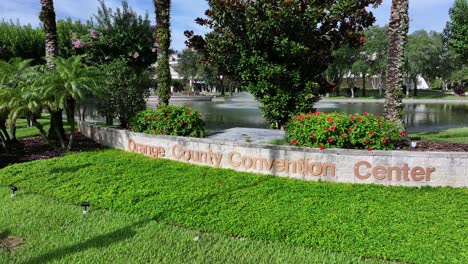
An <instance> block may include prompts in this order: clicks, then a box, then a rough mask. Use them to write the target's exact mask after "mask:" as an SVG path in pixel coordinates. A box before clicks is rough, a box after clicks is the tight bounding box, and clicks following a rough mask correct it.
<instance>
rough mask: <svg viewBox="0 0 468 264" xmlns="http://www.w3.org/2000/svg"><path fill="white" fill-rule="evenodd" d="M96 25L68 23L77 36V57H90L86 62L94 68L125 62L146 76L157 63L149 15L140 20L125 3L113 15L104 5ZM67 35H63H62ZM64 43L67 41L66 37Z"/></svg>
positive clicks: (74, 45)
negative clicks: (116, 61)
mask: <svg viewBox="0 0 468 264" xmlns="http://www.w3.org/2000/svg"><path fill="white" fill-rule="evenodd" d="M95 19H96V25H95V27H93V28H90V26H94V25H92V24H89V23H88V24H87V25H86V26H84V25H81V24H80V23H74V24H71V23H70V22H64V23H63V27H64V28H65V29H67V28H71V29H72V30H73V32H72V33H71V36H68V38H71V43H68V44H67V43H64V44H63V45H65V47H66V46H67V45H71V47H72V50H71V51H69V50H68V52H70V53H73V54H86V61H87V63H88V64H91V65H101V64H106V63H110V62H112V61H113V60H115V59H125V60H126V61H127V63H128V64H129V65H130V66H131V67H132V68H133V69H134V70H135V71H137V72H142V71H144V70H146V69H147V68H148V66H149V65H151V64H152V63H154V62H155V61H156V53H155V52H156V48H155V46H154V42H155V39H154V36H153V32H154V29H153V27H152V26H151V22H150V20H149V17H148V14H145V16H144V17H141V16H139V15H138V14H137V13H136V12H135V11H134V10H133V9H132V8H130V7H129V6H128V3H127V1H125V0H124V1H122V7H121V8H117V10H116V11H113V10H112V9H111V8H108V7H107V6H106V5H105V2H104V1H100V7H99V8H98V14H97V15H95ZM61 35H63V34H61ZM64 39H66V38H65V37H64Z"/></svg>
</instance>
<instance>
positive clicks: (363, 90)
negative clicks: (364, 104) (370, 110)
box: [362, 73, 366, 97]
mask: <svg viewBox="0 0 468 264" xmlns="http://www.w3.org/2000/svg"><path fill="white" fill-rule="evenodd" d="M365 96H366V74H365V73H362V97H365Z"/></svg>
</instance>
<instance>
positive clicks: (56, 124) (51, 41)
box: [39, 0, 65, 139]
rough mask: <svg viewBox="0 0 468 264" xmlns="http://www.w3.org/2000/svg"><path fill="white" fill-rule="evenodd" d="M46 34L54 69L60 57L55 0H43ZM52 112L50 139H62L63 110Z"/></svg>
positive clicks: (47, 56)
mask: <svg viewBox="0 0 468 264" xmlns="http://www.w3.org/2000/svg"><path fill="white" fill-rule="evenodd" d="M39 18H40V19H41V21H42V23H43V25H44V32H45V53H46V61H47V66H48V67H50V68H53V67H54V62H53V58H54V57H56V56H58V52H59V49H58V43H57V24H56V22H55V10H54V1H53V0H41V14H40V15H39ZM48 110H49V112H50V128H49V133H48V135H49V138H50V139H57V138H58V139H60V138H64V137H65V130H64V129H63V122H62V109H60V108H58V109H55V110H53V109H48Z"/></svg>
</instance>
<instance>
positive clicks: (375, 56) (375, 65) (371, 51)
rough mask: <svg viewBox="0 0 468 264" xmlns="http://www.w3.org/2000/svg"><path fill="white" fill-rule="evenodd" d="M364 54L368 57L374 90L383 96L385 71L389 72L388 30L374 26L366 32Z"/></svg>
mask: <svg viewBox="0 0 468 264" xmlns="http://www.w3.org/2000/svg"><path fill="white" fill-rule="evenodd" d="M364 35H365V37H366V43H364V46H363V49H364V53H365V54H366V55H367V56H368V58H369V59H368V63H369V74H370V77H371V83H372V88H373V89H378V90H379V94H380V95H382V90H383V82H384V80H385V73H386V72H385V71H386V70H387V52H388V28H387V27H379V26H373V27H370V28H369V29H368V30H366V31H364Z"/></svg>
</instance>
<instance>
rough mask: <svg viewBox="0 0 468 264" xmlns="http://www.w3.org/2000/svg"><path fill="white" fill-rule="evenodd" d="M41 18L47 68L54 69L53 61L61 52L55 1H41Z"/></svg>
mask: <svg viewBox="0 0 468 264" xmlns="http://www.w3.org/2000/svg"><path fill="white" fill-rule="evenodd" d="M39 18H40V19H41V22H42V24H43V25H44V32H45V53H46V61H47V66H49V67H51V68H52V67H53V66H54V64H53V61H52V59H53V58H54V57H55V56H57V55H58V51H59V50H58V44H57V24H56V22H55V10H54V1H53V0H41V14H40V16H39Z"/></svg>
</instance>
